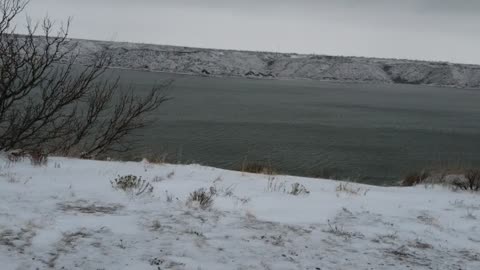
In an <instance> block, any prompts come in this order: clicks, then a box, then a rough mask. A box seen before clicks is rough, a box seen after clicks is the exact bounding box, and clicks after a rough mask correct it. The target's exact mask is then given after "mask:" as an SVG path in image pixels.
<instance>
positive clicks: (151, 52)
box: [70, 40, 480, 88]
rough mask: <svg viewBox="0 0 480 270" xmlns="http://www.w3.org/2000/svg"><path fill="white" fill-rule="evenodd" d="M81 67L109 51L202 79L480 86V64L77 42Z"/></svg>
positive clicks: (126, 60)
mask: <svg viewBox="0 0 480 270" xmlns="http://www.w3.org/2000/svg"><path fill="white" fill-rule="evenodd" d="M70 43H71V44H76V45H77V48H78V49H79V52H80V58H79V59H78V60H79V61H80V62H81V63H84V64H89V63H91V60H90V58H89V57H87V56H90V55H92V54H93V53H96V52H99V51H101V50H104V49H108V50H109V51H110V52H111V55H112V64H111V66H112V67H116V68H123V69H135V70H148V71H158V72H169V73H185V74H193V75H202V76H220V77H230V76H234V77H247V78H267V79H311V80H332V81H355V82H370V83H375V82H376V83H408V84H420V85H438V86H450V87H460V88H463V87H467V88H480V66H478V65H462V64H450V63H445V62H427V61H410V60H398V59H377V58H363V57H342V56H327V55H306V54H293V53H273V52H250V51H234V50H215V49H199V48H188V47H175V46H163V45H149V44H134V43H124V42H106V41H91V40H71V41H70Z"/></svg>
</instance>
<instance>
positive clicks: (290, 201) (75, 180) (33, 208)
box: [0, 158, 480, 270]
mask: <svg viewBox="0 0 480 270" xmlns="http://www.w3.org/2000/svg"><path fill="white" fill-rule="evenodd" d="M0 162H1V166H2V167H1V171H0V172H1V174H0V262H1V263H2V265H1V269H5V270H14V269H18V270H23V269H69V270H73V269H112V270H120V269H136V270H142V269H145V270H158V269H192V270H199V269H205V270H207V269H208V270H216V269H218V270H225V269H275V270H278V269H285V270H286V269H289V270H291V269H312V270H317V269H322V270H325V269H455V270H458V269H472V270H474V269H480V244H479V243H480V226H479V221H478V219H479V218H480V201H479V194H474V193H469V192H452V191H451V190H449V189H448V188H444V187H428V188H426V187H424V186H418V187H412V188H400V187H375V186H367V185H359V184H348V185H346V184H345V183H343V186H340V184H342V183H341V182H337V181H331V180H321V179H309V178H299V177H291V176H267V175H255V174H244V173H241V172H233V171H226V170H220V169H215V168H210V167H203V166H199V165H156V164H150V163H148V162H140V163H134V162H101V161H88V160H77V159H67V158H50V160H49V162H48V164H47V166H44V167H34V166H32V165H30V162H29V161H28V160H25V161H20V162H16V163H9V162H8V161H6V160H5V159H2V160H0ZM127 174H133V175H137V176H142V178H144V179H146V180H148V181H149V182H150V183H151V184H152V186H153V187H154V189H153V191H152V193H144V194H142V195H139V196H135V195H133V194H127V193H125V192H123V191H122V190H116V189H114V188H113V187H112V185H111V183H110V181H111V180H113V179H114V178H115V177H117V176H118V175H127ZM293 183H300V184H301V185H303V186H305V187H306V188H307V189H308V191H310V193H309V194H304V195H298V196H294V195H291V194H288V191H289V190H290V187H291V184H293ZM210 187H213V188H214V189H215V190H216V195H215V196H214V197H213V198H214V202H213V205H212V206H211V207H210V208H208V209H204V210H202V209H200V208H198V207H196V206H195V205H192V204H187V199H188V197H189V194H190V193H191V192H192V191H194V190H196V189H198V188H205V189H206V190H209V189H210ZM284 190H286V192H284Z"/></svg>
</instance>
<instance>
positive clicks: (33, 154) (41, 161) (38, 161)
mask: <svg viewBox="0 0 480 270" xmlns="http://www.w3.org/2000/svg"><path fill="white" fill-rule="evenodd" d="M28 156H29V158H30V163H31V164H32V165H33V166H46V165H47V163H48V154H46V153H45V152H43V151H42V150H40V149H35V150H32V151H30V152H29V155H28Z"/></svg>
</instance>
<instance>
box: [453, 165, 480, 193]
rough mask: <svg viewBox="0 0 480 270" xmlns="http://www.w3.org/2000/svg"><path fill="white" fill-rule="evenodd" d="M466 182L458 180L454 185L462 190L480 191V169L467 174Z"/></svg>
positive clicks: (469, 171)
mask: <svg viewBox="0 0 480 270" xmlns="http://www.w3.org/2000/svg"><path fill="white" fill-rule="evenodd" d="M465 179H466V180H465V181H463V180H461V179H456V180H455V181H453V182H452V185H453V186H454V187H456V188H458V189H462V190H472V191H479V190H480V169H471V170H468V171H467V172H466V173H465Z"/></svg>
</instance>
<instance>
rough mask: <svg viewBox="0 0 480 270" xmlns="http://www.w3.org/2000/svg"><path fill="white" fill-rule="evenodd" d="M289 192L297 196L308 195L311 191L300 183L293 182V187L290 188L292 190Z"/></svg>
mask: <svg viewBox="0 0 480 270" xmlns="http://www.w3.org/2000/svg"><path fill="white" fill-rule="evenodd" d="M288 194H291V195H295V196H298V195H307V194H310V191H309V190H308V189H307V188H306V187H305V186H304V185H302V184H300V183H293V184H292V189H291V190H290V192H288Z"/></svg>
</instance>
